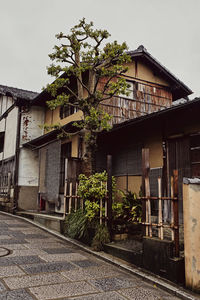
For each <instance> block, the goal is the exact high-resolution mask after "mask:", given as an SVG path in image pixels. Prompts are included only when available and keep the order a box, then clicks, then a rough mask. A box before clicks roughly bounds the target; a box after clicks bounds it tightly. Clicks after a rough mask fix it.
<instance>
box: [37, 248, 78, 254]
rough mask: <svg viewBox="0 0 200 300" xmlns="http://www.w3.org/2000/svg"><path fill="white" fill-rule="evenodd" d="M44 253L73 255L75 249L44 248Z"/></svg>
mask: <svg viewBox="0 0 200 300" xmlns="http://www.w3.org/2000/svg"><path fill="white" fill-rule="evenodd" d="M42 250H43V251H44V252H46V253H48V254H64V253H72V252H74V251H75V250H74V249H73V248H71V249H70V248H64V247H63V248H43V249H42Z"/></svg>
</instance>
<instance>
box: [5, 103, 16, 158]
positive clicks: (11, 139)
mask: <svg viewBox="0 0 200 300" xmlns="http://www.w3.org/2000/svg"><path fill="white" fill-rule="evenodd" d="M17 118H18V108H17V107H15V108H14V109H13V110H12V111H11V112H10V113H9V114H8V117H7V118H6V121H5V122H6V130H5V141H4V159H6V158H9V157H11V156H13V155H15V147H16V135H17Z"/></svg>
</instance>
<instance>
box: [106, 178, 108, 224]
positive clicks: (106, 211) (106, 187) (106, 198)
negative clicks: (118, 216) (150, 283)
mask: <svg viewBox="0 0 200 300" xmlns="http://www.w3.org/2000/svg"><path fill="white" fill-rule="evenodd" d="M107 193H108V188H107V182H106V195H107ZM107 218H108V203H107V196H106V198H105V225H107Z"/></svg>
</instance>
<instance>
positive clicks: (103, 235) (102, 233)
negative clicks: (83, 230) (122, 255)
mask: <svg viewBox="0 0 200 300" xmlns="http://www.w3.org/2000/svg"><path fill="white" fill-rule="evenodd" d="M109 242H110V234H109V231H108V228H107V227H106V226H105V225H98V226H97V228H96V232H95V236H94V238H93V240H92V248H93V250H95V251H102V250H103V245H104V244H106V243H109Z"/></svg>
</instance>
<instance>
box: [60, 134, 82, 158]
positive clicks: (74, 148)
mask: <svg viewBox="0 0 200 300" xmlns="http://www.w3.org/2000/svg"><path fill="white" fill-rule="evenodd" d="M78 141H79V135H78V134H76V135H73V136H72V137H70V138H67V139H65V140H63V141H62V144H65V143H69V142H71V143H72V152H71V156H72V157H78Z"/></svg>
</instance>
